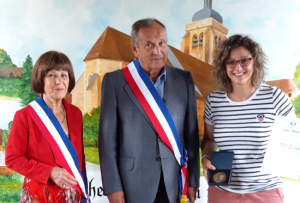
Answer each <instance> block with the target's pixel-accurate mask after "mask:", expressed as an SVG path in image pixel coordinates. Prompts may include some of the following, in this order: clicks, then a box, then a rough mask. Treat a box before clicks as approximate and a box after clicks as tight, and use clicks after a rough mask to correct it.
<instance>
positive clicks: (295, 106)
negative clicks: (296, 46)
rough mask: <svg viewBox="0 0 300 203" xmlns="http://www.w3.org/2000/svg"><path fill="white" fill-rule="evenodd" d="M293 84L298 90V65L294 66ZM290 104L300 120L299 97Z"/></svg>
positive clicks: (299, 65)
mask: <svg viewBox="0 0 300 203" xmlns="http://www.w3.org/2000/svg"><path fill="white" fill-rule="evenodd" d="M294 83H295V84H296V85H297V88H298V89H300V63H299V64H298V65H297V66H296V71H295V73H294ZM292 104H293V106H294V108H295V112H296V115H297V117H298V118H300V95H299V96H298V97H296V98H295V99H293V101H292Z"/></svg>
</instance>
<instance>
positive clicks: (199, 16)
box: [192, 0, 223, 24]
mask: <svg viewBox="0 0 300 203" xmlns="http://www.w3.org/2000/svg"><path fill="white" fill-rule="evenodd" d="M207 18H213V19H215V20H216V21H218V22H219V23H221V24H222V23H223V18H222V16H221V15H220V14H219V13H218V12H217V11H215V10H214V9H212V0H204V6H203V9H201V10H200V11H197V12H196V13H195V14H194V16H193V18H192V21H193V22H196V21H199V20H204V19H207Z"/></svg>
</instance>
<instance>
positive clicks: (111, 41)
mask: <svg viewBox="0 0 300 203" xmlns="http://www.w3.org/2000/svg"><path fill="white" fill-rule="evenodd" d="M99 58H105V59H111V60H117V61H127V62H130V61H132V60H133V59H134V55H133V53H132V51H131V39H130V36H128V35H126V34H125V33H122V32H120V31H118V30H116V29H113V28H111V27H107V28H106V29H105V30H104V32H103V33H102V34H101V36H100V37H99V39H98V40H97V42H96V43H95V44H94V46H93V47H92V49H91V50H90V51H89V53H88V54H87V56H86V57H85V59H84V61H87V60H92V59H99Z"/></svg>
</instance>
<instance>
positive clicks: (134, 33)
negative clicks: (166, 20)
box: [131, 18, 167, 47]
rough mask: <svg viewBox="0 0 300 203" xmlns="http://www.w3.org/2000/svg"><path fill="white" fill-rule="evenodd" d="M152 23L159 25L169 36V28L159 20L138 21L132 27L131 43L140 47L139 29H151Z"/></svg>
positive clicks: (146, 19)
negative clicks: (138, 39)
mask: <svg viewBox="0 0 300 203" xmlns="http://www.w3.org/2000/svg"><path fill="white" fill-rule="evenodd" d="M152 23H157V24H159V25H160V26H161V27H162V28H163V29H164V31H165V33H166V36H167V28H166V26H165V25H164V24H162V23H161V22H160V21H159V20H157V19H155V18H145V19H141V20H138V21H136V22H135V23H134V24H133V25H132V27H131V42H133V43H134V44H135V45H136V46H137V47H138V43H137V34H138V31H139V29H141V28H149V27H151V26H152Z"/></svg>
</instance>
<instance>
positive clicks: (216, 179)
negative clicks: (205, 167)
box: [208, 151, 233, 185]
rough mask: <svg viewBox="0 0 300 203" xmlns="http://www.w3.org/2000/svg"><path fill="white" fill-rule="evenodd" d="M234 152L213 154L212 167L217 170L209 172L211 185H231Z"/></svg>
mask: <svg viewBox="0 0 300 203" xmlns="http://www.w3.org/2000/svg"><path fill="white" fill-rule="evenodd" d="M232 160H233V152H231V151H218V152H213V156H212V159H211V163H212V165H214V166H215V167H216V170H209V179H208V184H209V185H229V184H230V180H231V173H232Z"/></svg>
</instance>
